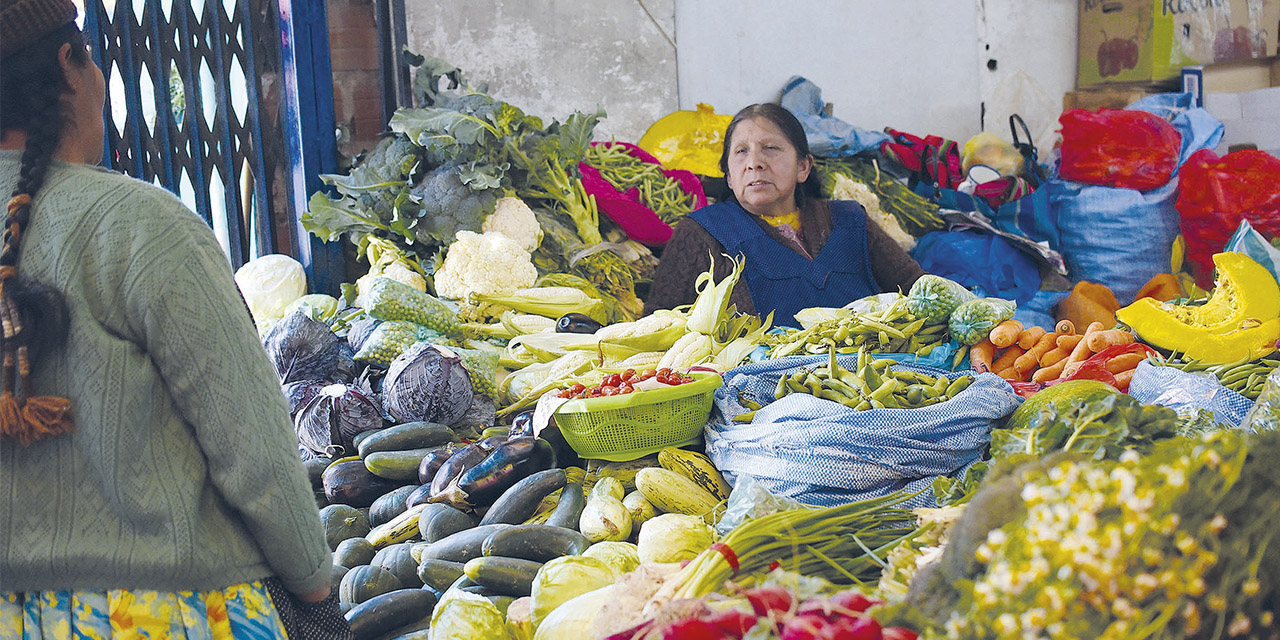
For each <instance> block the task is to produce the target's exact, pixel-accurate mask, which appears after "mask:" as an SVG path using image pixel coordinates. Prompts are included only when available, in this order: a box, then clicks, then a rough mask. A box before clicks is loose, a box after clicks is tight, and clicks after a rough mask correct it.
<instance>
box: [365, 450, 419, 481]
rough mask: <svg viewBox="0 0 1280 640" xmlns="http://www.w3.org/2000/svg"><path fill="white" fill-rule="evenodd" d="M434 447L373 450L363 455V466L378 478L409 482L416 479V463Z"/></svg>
mask: <svg viewBox="0 0 1280 640" xmlns="http://www.w3.org/2000/svg"><path fill="white" fill-rule="evenodd" d="M432 451H435V449H431V448H421V449H403V450H401V449H397V450H395V451H374V452H372V453H370V454H369V455H367V456H365V457H364V468H366V469H368V470H369V473H372V474H373V475H375V476H378V477H379V478H386V479H387V480H395V481H397V482H410V481H413V480H417V479H418V465H419V464H421V463H422V459H423V458H425V457H427V455H428V454H430V453H431V452H432Z"/></svg>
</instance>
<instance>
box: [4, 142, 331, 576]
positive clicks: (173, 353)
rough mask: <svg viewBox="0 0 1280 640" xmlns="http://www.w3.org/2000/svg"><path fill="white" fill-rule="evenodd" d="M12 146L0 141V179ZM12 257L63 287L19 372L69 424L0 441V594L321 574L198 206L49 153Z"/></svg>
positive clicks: (303, 507)
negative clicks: (59, 431) (51, 433)
mask: <svg viewBox="0 0 1280 640" xmlns="http://www.w3.org/2000/svg"><path fill="white" fill-rule="evenodd" d="M19 159H20V152H16V151H0V193H4V194H9V193H12V191H13V187H14V185H15V184H16V182H17V176H18V168H19ZM19 268H20V274H21V275H22V276H24V277H28V278H32V279H35V280H37V281H39V282H42V283H44V284H47V285H51V286H53V287H56V288H57V289H58V290H60V291H61V292H62V293H63V295H65V296H66V299H67V305H68V307H69V308H70V333H69V335H68V337H67V341H66V343H65V344H64V345H63V346H62V347H61V348H59V349H58V350H56V351H54V352H51V353H50V354H49V355H47V356H46V357H44V358H43V359H42V360H41V361H40V362H39V363H38V364H37V365H36V369H35V371H34V375H33V384H34V386H35V391H36V393H38V394H41V395H57V396H64V397H67V398H69V399H70V400H71V403H72V414H73V418H74V421H75V424H76V428H75V430H74V431H73V432H72V433H70V434H67V435H64V436H58V437H54V438H48V439H45V440H41V441H37V442H34V443H32V444H30V445H29V446H26V447H23V446H21V445H20V444H18V443H17V442H15V441H12V440H8V439H0V592H4V591H30V590H48V589H111V588H125V589H155V590H160V591H182V590H193V591H207V590H213V589H221V588H224V587H227V586H230V585H233V584H238V583H242V582H247V581H251V580H255V579H258V578H262V577H266V576H269V575H275V576H278V577H280V578H281V579H282V580H283V581H284V583H285V585H286V586H288V587H289V588H290V589H291V590H293V591H297V592H303V593H305V592H309V591H314V590H316V589H318V588H320V587H321V586H323V585H324V584H325V582H326V581H327V580H328V579H329V573H330V567H331V556H330V553H329V549H328V546H327V545H326V544H325V539H324V534H323V531H322V530H321V527H320V519H319V515H318V510H317V507H316V503H315V499H314V497H313V495H312V492H311V487H310V484H309V483H308V481H307V477H306V473H305V471H304V470H303V467H302V464H301V462H300V461H299V458H298V452H297V443H296V441H295V439H294V435H293V431H292V428H291V424H290V421H289V412H288V408H287V406H286V404H285V400H284V397H283V394H281V392H280V386H279V382H278V380H277V379H276V377H275V373H274V371H273V370H272V367H271V364H270V362H269V361H268V360H267V357H266V354H265V352H264V351H263V349H262V346H261V344H260V343H259V341H258V336H257V333H256V331H255V330H254V327H253V323H252V321H251V320H250V318H249V315H248V312H247V310H246V309H245V307H244V303H243V302H242V301H241V299H240V297H239V294H238V293H237V290H236V288H235V284H234V281H233V280H232V273H231V268H230V264H229V263H228V260H227V257H226V255H225V254H224V253H223V252H222V251H221V249H220V248H219V246H218V243H217V241H216V240H215V238H214V235H213V232H212V231H211V230H210V228H209V227H208V226H207V225H206V224H205V223H204V221H203V220H201V219H200V218H199V217H198V216H196V215H195V214H193V213H192V212H191V211H190V210H188V209H187V208H186V207H184V206H183V204H182V203H181V201H179V200H178V199H177V198H176V197H174V196H173V195H171V194H169V193H168V192H166V191H163V190H161V189H159V188H157V187H154V186H152V185H149V184H146V183H144V182H141V181H138V180H135V179H133V178H129V177H126V176H122V175H119V174H116V173H112V172H109V171H106V170H103V169H100V168H94V167H90V166H86V165H75V164H66V163H60V162H58V163H55V164H54V166H53V167H52V168H51V170H50V172H49V177H48V180H47V182H46V183H45V186H44V188H43V189H41V190H40V192H39V193H38V194H37V196H36V199H35V202H34V206H33V211H32V219H31V224H30V225H29V227H28V229H27V233H26V236H25V239H24V241H23V244H22V253H21V258H20V261H19Z"/></svg>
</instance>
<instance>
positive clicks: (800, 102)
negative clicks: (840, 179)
mask: <svg viewBox="0 0 1280 640" xmlns="http://www.w3.org/2000/svg"><path fill="white" fill-rule="evenodd" d="M778 104H780V105H782V107H783V108H784V109H786V110H787V111H790V112H791V113H792V114H793V115H795V117H796V119H797V120H799V121H800V126H801V127H803V128H804V135H805V138H806V139H807V141H808V143H809V151H810V152H811V153H813V155H815V156H819V157H823V158H846V157H849V156H854V155H857V154H859V153H862V152H863V151H866V150H868V149H874V148H876V147H878V146H880V144H881V143H883V142H886V141H888V140H889V136H888V135H887V134H884V133H882V132H880V131H868V130H866V129H860V128H858V127H855V126H853V125H851V124H849V123H847V122H845V121H843V120H841V119H839V118H836V117H835V116H829V115H827V114H826V113H825V112H824V110H823V108H824V107H825V106H826V105H825V104H824V103H823V102H822V90H821V89H819V88H818V85H816V84H814V83H813V82H811V81H809V80H807V79H805V78H803V77H800V76H793V77H792V78H791V79H790V80H788V81H787V84H786V86H784V87H783V88H782V97H781V99H779V100H778Z"/></svg>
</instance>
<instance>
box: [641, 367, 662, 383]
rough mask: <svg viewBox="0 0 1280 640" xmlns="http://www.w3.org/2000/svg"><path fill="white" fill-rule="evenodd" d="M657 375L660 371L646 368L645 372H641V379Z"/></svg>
mask: <svg viewBox="0 0 1280 640" xmlns="http://www.w3.org/2000/svg"><path fill="white" fill-rule="evenodd" d="M656 375H658V372H657V371H655V370H653V369H645V370H644V373H641V374H640V379H641V380H648V379H649V378H652V377H654V376H656Z"/></svg>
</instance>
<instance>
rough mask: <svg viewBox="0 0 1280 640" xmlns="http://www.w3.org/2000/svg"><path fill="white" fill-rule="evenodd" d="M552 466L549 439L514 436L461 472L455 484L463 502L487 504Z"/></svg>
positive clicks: (553, 465) (553, 457)
mask: <svg viewBox="0 0 1280 640" xmlns="http://www.w3.org/2000/svg"><path fill="white" fill-rule="evenodd" d="M555 466H556V453H555V450H554V449H552V448H551V443H549V442H547V441H546V440H543V439H542V438H515V439H513V440H508V441H506V442H504V443H502V445H501V446H499V447H498V448H497V449H495V450H494V452H493V453H491V454H489V457H487V458H485V459H484V461H483V462H481V463H480V464H478V465H476V466H474V467H472V468H471V469H469V470H467V472H466V473H463V474H462V476H461V477H460V478H458V483H457V485H458V489H459V490H460V491H461V492H462V493H463V494H464V496H465V498H464V499H465V500H466V502H467V503H469V504H471V505H476V506H478V505H485V506H487V505H491V504H493V501H494V500H497V499H498V498H500V497H501V496H502V494H503V493H505V492H506V490H507V489H510V488H511V486H512V485H514V484H515V483H517V482H519V481H521V480H523V479H525V478H527V477H529V476H530V475H533V474H535V473H537V472H539V471H546V470H547V469H551V468H553V467H555Z"/></svg>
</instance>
